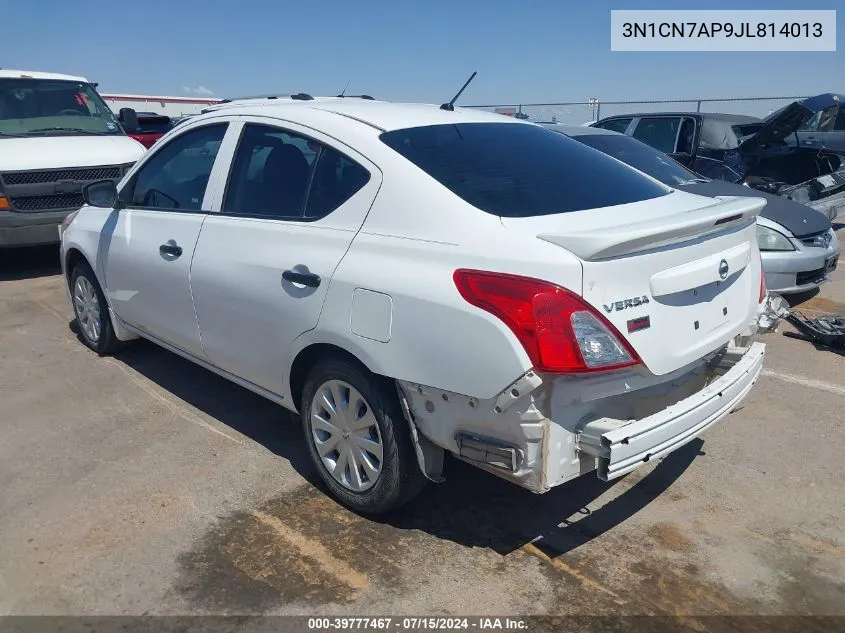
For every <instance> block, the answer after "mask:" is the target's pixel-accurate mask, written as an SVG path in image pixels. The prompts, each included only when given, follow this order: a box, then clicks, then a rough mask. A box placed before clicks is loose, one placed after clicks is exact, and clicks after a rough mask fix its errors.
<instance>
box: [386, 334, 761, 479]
mask: <svg viewBox="0 0 845 633" xmlns="http://www.w3.org/2000/svg"><path fill="white" fill-rule="evenodd" d="M764 351H765V345H764V344H762V343H753V344H751V345H750V346H749V347H727V348H723V349H721V350H719V351H717V352H714V353H713V354H711V355H709V356H708V357H707V358H703V359H701V360H700V361H697V362H696V363H694V364H693V365H691V366H688V367H685V368H682V369H679V370H678V371H676V372H673V373H671V374H668V375H665V376H654V375H653V374H650V373H649V372H647V371H645V370H643V369H642V368H640V369H639V370H632V371H628V370H620V371H618V372H609V373H608V374H607V375H600V374H594V375H585V376H577V377H576V376H560V375H552V374H541V373H537V372H533V371H530V372H527V373H526V374H525V375H523V376H521V377H520V378H519V379H518V380H517V381H515V382H514V383H513V384H512V385H509V386H508V387H507V388H506V389H505V390H503V391H502V392H501V393H500V394H499V395H498V396H497V397H495V398H491V399H489V400H479V399H477V398H472V397H469V396H464V395H461V394H456V393H453V392H449V391H443V390H440V389H435V388H432V387H426V386H424V385H419V384H415V383H409V382H404V381H398V384H399V388H400V391H401V394H402V396H403V399H404V400H405V401H406V402H407V405H408V415H409V416H410V419H411V420H412V425H413V427H414V429H415V432H417V433H418V435H419V440H420V443H421V444H422V446H423V449H424V450H425V451H427V452H428V455H431V449H432V448H434V449H436V450H441V449H442V450H445V451H449V452H451V453H452V454H453V455H454V456H455V457H457V458H458V459H461V460H463V461H466V462H469V463H472V464H474V465H476V466H478V467H479V468H482V469H483V470H486V471H488V472H490V473H492V474H495V475H497V476H499V477H502V478H504V479H507V480H508V481H511V482H513V483H515V484H517V485H519V486H522V487H524V488H527V489H529V490H532V491H533V492H546V491H547V490H549V489H550V488H552V487H554V486H557V485H559V484H562V483H564V482H566V481H569V480H571V479H574V478H576V477H578V476H580V475H583V474H585V473H589V472H592V471H597V474H598V476H599V477H600V478H602V479H613V478H615V477H619V476H621V475H623V474H625V473H627V472H630V471H631V470H633V469H635V468H637V467H638V466H641V465H643V464H645V463H646V462H648V461H649V460H651V459H655V458H658V457H661V456H663V455H666V454H668V453H669V452H671V451H673V450H675V449H677V448H679V447H681V446H683V445H684V444H686V443H687V442H689V441H691V440H692V439H694V438H695V437H697V436H698V435H699V434H700V433H701V432H703V431H704V430H705V429H707V428H708V427H710V426H712V425H713V424H715V423H716V422H718V421H719V420H721V419H722V418H723V417H725V416H726V415H727V414H728V413H730V412H731V411H732V410H734V409H735V408H736V407H737V406H739V404H740V402H741V401H742V400H743V398H745V396H746V395H747V394H748V392H749V391H750V389H751V387H752V386H753V384H754V382H755V381H756V380H757V378H758V376H759V374H760V371H761V368H762V364H763V356H764ZM425 461H426V462H428V461H429V459H428V457H426V459H425ZM427 474H428V475H429V477H430V478H432V479H437V478H438V477H439V474H440V473H439V472H428V473H427Z"/></svg>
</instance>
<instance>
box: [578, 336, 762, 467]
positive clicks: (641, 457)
mask: <svg viewBox="0 0 845 633" xmlns="http://www.w3.org/2000/svg"><path fill="white" fill-rule="evenodd" d="M764 353H765V345H764V344H762V343H754V344H752V345H751V347H750V348H731V349H729V350H728V352H727V354H725V356H724V357H723V358H722V359H721V360H720V363H719V366H720V368H722V369H725V370H726V371H725V373H724V375H722V376H720V377H719V378H717V379H716V380H714V381H713V382H711V383H710V384H709V385H707V386H706V387H705V388H704V389H702V390H701V391H699V392H697V393H695V394H693V395H691V396H689V397H688V398H685V399H684V400H681V401H680V402H678V403H677V404H675V405H672V406H670V407H668V408H666V409H665V410H663V411H660V412H659V413H655V414H653V415H650V416H648V417H645V418H643V419H641V420H616V419H613V418H601V419H599V420H595V421H593V422H589V423H588V424H586V425H585V426H584V428H583V429H582V430H581V432H580V433H579V434H578V440H577V449H578V450H579V451H581V452H582V453H585V454H587V455H591V456H593V457H595V459H596V465H597V470H598V476H599V478H600V479H603V480H605V481H608V480H611V479H615V478H617V477H621V476H622V475H624V474H626V473H629V472H631V471H632V470H634V469H635V468H638V467H639V466H641V465H643V464H645V463H646V462H648V461H649V460H651V459H654V458H658V457H662V456H663V455H666V454H668V453H670V452H672V451H674V450H675V449H677V448H680V447H681V446H683V445H684V444H686V443H687V442H689V441H690V440H692V439H694V438H696V437H697V436H698V435H699V434H700V433H702V432H703V431H704V430H705V429H707V428H708V427H710V426H711V425H713V424H715V423H716V422H718V421H719V420H721V419H722V418H723V417H725V416H726V415H727V414H728V413H730V412H731V411H732V410H733V409H735V408H736V407H737V406H738V405H739V403H740V402H742V400H743V399H744V398H745V396H746V395H748V392H749V391H750V390H751V387H752V386H753V385H754V383H755V382H756V381H757V378H758V377H759V375H760V371H761V370H762V368H763V356H764Z"/></svg>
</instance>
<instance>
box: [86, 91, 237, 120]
mask: <svg viewBox="0 0 845 633" xmlns="http://www.w3.org/2000/svg"><path fill="white" fill-rule="evenodd" d="M100 96H101V97H102V98H103V99H104V100H105V102H106V103H107V104H108V106H109V108H111V109H112V112H114V113H115V114H117V113H118V112H119V111H120V109H121V108H133V109H134V110H135V111H137V112H155V113H156V114H164V115H167V116H170V117H177V116H183V115H185V114H199V112H200V110H202V109H203V108H205V107H206V106H208V105H211V104H214V103H218V102H219V101H220V99H211V98H198V97H161V96H154V95H122V94H102V93H100Z"/></svg>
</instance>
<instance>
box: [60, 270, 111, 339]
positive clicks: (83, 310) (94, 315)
mask: <svg viewBox="0 0 845 633" xmlns="http://www.w3.org/2000/svg"><path fill="white" fill-rule="evenodd" d="M70 296H71V303H72V304H73V313H74V315H75V316H76V326H77V328H78V330H79V338H80V339H82V342H83V343H85V345H87V346H88V347H90V348H91V349H92V350H94V351H95V352H97V353H98V354H100V355H101V356H102V355H106V354H112V353H114V352H115V351H117V350H118V349H119V348H120V346H121V342H120V341H119V340H118V339H117V337H116V336H115V334H114V328H113V327H112V322H111V318H110V315H109V308H108V303H106V297H105V295H103V291H102V289H101V288H100V284H99V283H98V282H97V276H96V275H95V274H94V271H93V270H91V267H90V266H89V265H88V264H87V263H85V262H80V263H78V264H77V265H76V266H75V267H74V269H73V271H72V272H71V274H70Z"/></svg>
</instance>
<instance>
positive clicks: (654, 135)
mask: <svg viewBox="0 0 845 633" xmlns="http://www.w3.org/2000/svg"><path fill="white" fill-rule="evenodd" d="M680 125H681V118H680V117H645V118H642V119H640V122H639V123H637V127H636V129H635V130H634V134H633V137H634V138H635V139H638V140H640V141H642V142H643V143H646V144H647V145H651V146H652V147H653V148H654V149H659V150H660V151H661V152H666V153H667V154H669V153H671V152H674V151H675V143H676V142H677V140H678V128H679V127H680Z"/></svg>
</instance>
